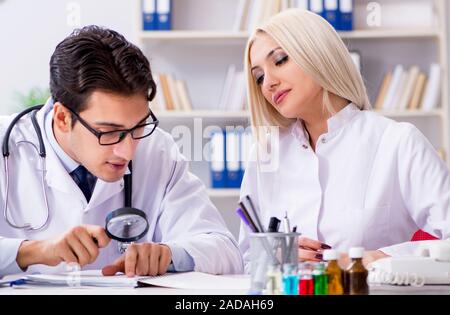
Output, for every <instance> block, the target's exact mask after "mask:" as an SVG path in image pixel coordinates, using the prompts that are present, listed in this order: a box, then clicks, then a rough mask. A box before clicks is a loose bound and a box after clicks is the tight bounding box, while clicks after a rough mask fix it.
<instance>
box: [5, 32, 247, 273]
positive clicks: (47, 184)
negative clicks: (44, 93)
mask: <svg viewBox="0 0 450 315" xmlns="http://www.w3.org/2000/svg"><path fill="white" fill-rule="evenodd" d="M50 90H51V94H52V99H50V100H49V101H48V102H47V104H45V106H44V107H43V108H42V109H40V110H39V111H37V112H32V113H31V114H29V115H26V116H24V117H23V118H21V119H20V120H19V121H18V122H17V123H16V124H15V127H14V129H13V130H12V133H11V135H10V137H9V141H8V145H9V151H10V152H9V153H10V155H9V158H8V159H7V160H6V159H1V161H2V162H0V188H1V192H0V204H1V205H2V206H3V209H4V213H3V217H1V218H0V277H1V276H4V275H6V274H13V273H19V272H22V271H23V270H25V269H27V268H28V271H29V272H36V271H37V272H57V271H67V270H64V264H60V263H63V262H66V263H76V264H79V265H80V266H82V267H85V268H86V269H101V268H104V269H103V272H104V274H105V275H113V274H115V273H116V272H118V271H122V272H125V273H126V274H127V275H128V276H133V275H156V274H162V273H165V272H166V271H167V270H172V271H189V270H198V271H202V272H208V273H214V274H219V273H235V272H240V271H241V270H242V258H241V256H240V253H239V249H238V247H237V243H236V242H235V241H234V239H233V236H232V235H231V234H230V232H229V231H227V229H226V227H225V225H224V222H223V220H222V218H221V216H220V214H219V213H218V211H217V210H216V209H215V208H214V206H213V205H212V203H211V202H210V201H209V199H208V197H207V194H206V191H205V188H204V185H203V184H202V183H201V182H200V180H199V179H197V178H196V177H194V176H193V175H192V174H191V173H189V171H188V162H187V161H186V160H185V159H184V158H183V157H182V156H181V155H180V153H179V151H178V148H177V146H176V144H175V143H174V141H173V140H172V139H171V137H170V136H169V135H168V134H167V133H165V132H163V131H161V130H160V129H158V128H156V126H157V120H156V117H155V116H154V115H153V113H152V112H151V111H150V110H149V107H148V101H149V99H150V100H151V99H152V98H153V97H154V95H155V90H156V86H155V83H154V81H153V78H152V74H151V71H150V66H149V62H148V60H147V59H146V58H145V56H144V55H143V54H142V52H141V51H140V50H139V49H138V48H137V47H136V46H134V45H132V44H130V43H129V42H128V41H127V40H126V39H125V38H124V37H123V36H122V35H120V34H118V33H116V32H114V31H111V30H108V29H103V28H99V27H96V26H89V27H85V28H83V29H81V30H78V31H75V32H74V33H73V34H72V35H70V36H69V37H67V38H66V39H64V40H63V41H62V42H61V43H60V44H59V45H58V46H57V47H56V50H55V52H54V53H53V55H52V58H51V61H50ZM33 115H35V121H36V124H37V126H38V127H39V128H40V130H41V136H42V140H43V144H44V148H45V150H46V157H45V160H44V163H43V164H41V157H40V156H39V154H38V151H41V148H40V147H39V142H38V133H37V132H36V131H35V127H36V126H34V125H33ZM13 118H14V117H3V118H2V120H1V128H0V130H1V135H0V140H3V139H4V137H5V130H6V129H7V127H8V125H10V123H11V120H12V119H13ZM131 160H133V168H132V175H133V186H132V188H133V190H132V196H131V197H132V198H131V201H132V207H134V208H137V209H140V210H142V211H143V212H144V213H145V215H146V218H147V222H148V232H147V234H146V236H145V237H144V238H143V239H142V240H141V241H140V242H137V243H134V244H131V245H130V246H129V247H128V249H127V250H126V252H125V254H123V255H122V254H121V253H120V252H119V250H118V246H117V245H118V244H117V242H116V241H111V240H110V238H109V237H108V234H107V233H106V231H105V229H104V227H105V218H106V217H107V216H108V214H109V213H111V211H113V210H116V209H118V208H122V207H123V205H124V198H125V197H124V180H123V177H124V174H126V173H129V172H130V170H129V168H128V164H129V162H130V161H131ZM6 161H7V163H8V164H7V168H8V172H6V171H5V167H6ZM79 170H80V172H81V173H80V172H79ZM80 174H81V175H80ZM83 174H84V175H83ZM41 176H44V178H43V179H42V178H41ZM125 185H126V184H125ZM43 189H44V190H45V191H43ZM46 199H47V201H48V204H46ZM5 205H6V206H7V207H5ZM47 217H48V220H47ZM27 223H29V224H30V226H28V227H25V225H26V224H27ZM57 265H59V269H58V268H57V267H52V266H57Z"/></svg>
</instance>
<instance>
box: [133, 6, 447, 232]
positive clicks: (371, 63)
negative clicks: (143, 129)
mask: <svg viewBox="0 0 450 315" xmlns="http://www.w3.org/2000/svg"><path fill="white" fill-rule="evenodd" d="M371 2H372V1H370V0H354V29H355V30H353V31H349V32H339V35H340V36H341V38H342V39H343V40H344V42H345V43H346V44H347V46H348V47H349V49H350V50H357V51H359V52H360V53H361V58H362V75H363V78H364V80H365V82H366V86H367V89H368V93H369V97H370V100H371V102H372V104H375V100H376V97H377V93H378V90H379V87H380V84H381V82H382V80H383V77H384V75H385V73H386V72H387V71H389V70H392V69H393V68H394V67H395V65H397V64H404V65H405V66H408V67H410V66H412V65H417V66H419V67H420V68H421V70H422V71H424V72H426V73H427V74H428V70H429V67H430V64H431V63H438V64H440V66H441V68H442V80H441V84H442V85H441V92H440V103H439V106H438V108H435V109H432V110H430V111H422V110H382V111H379V112H380V113H381V114H382V115H385V116H386V117H389V118H392V119H395V120H397V121H407V122H411V123H413V124H415V125H416V126H417V127H418V128H419V129H420V130H421V131H422V132H423V133H424V134H425V136H426V137H427V138H428V139H429V140H430V142H431V143H432V144H433V145H434V146H435V147H436V149H440V150H443V151H444V152H445V155H446V156H447V163H449V161H450V158H449V152H450V150H449V147H450V139H449V114H450V113H449V104H448V60H447V59H448V51H447V24H446V19H447V1H446V0H379V1H377V3H379V4H380V5H381V8H382V9H383V11H382V14H383V20H382V25H380V26H377V27H369V26H367V22H366V18H367V15H368V11H367V10H368V4H369V3H371ZM135 3H136V16H137V18H136V21H135V25H136V26H135V27H136V30H137V31H136V35H137V36H136V39H137V41H136V42H137V44H138V46H139V47H141V48H142V49H143V51H144V53H145V54H146V55H147V56H148V57H149V60H150V62H151V65H152V70H153V72H154V73H159V72H166V73H173V74H174V75H175V76H176V77H177V78H179V79H181V80H184V81H185V82H186V84H187V88H188V91H189V94H190V97H191V100H192V106H193V110H192V111H157V112H156V115H157V117H158V118H159V119H160V120H161V127H162V128H163V129H165V130H166V131H169V132H171V130H173V129H174V128H176V127H177V126H180V125H183V126H185V127H186V128H188V129H189V130H194V129H195V128H196V127H195V125H196V121H198V119H200V120H201V121H202V124H203V126H202V128H205V127H206V126H209V125H217V126H220V127H225V126H230V125H231V126H248V125H249V112H248V111H246V110H237V111H236V110H232V111H228V110H222V109H219V108H218V105H217V104H219V103H220V96H221V93H222V88H223V85H224V82H225V77H226V74H227V68H228V66H229V65H230V64H234V65H236V67H237V68H240V69H241V70H242V68H243V64H242V62H243V56H244V49H245V45H246V41H247V39H248V37H249V33H248V32H247V31H233V24H234V19H235V16H236V9H237V6H238V3H239V0H172V5H173V7H172V30H171V31H142V27H141V26H142V16H141V7H140V1H139V0H135ZM414 6H415V7H414ZM424 8H425V9H424ZM414 10H415V11H414ZM205 12H207V13H206V14H205ZM399 12H401V13H404V14H399ZM418 12H419V13H418ZM427 19H428V20H427ZM207 141H208V139H203V140H202V143H203V144H205V143H206V142H207ZM449 165H450V164H449ZM191 170H192V171H193V172H194V173H195V174H196V175H197V176H199V177H200V179H201V180H202V181H204V183H205V184H206V186H207V187H210V179H209V176H210V175H209V164H208V162H206V161H199V162H192V163H191ZM208 193H209V195H210V197H211V198H212V200H213V201H214V203H215V204H216V206H218V208H219V209H220V210H221V211H222V213H223V211H228V212H229V211H231V210H234V208H235V205H236V202H237V200H238V197H239V190H237V189H220V190H217V189H208ZM226 215H229V216H230V214H229V213H228V214H226ZM226 215H225V216H226ZM229 219H230V220H233V219H232V218H231V217H229ZM233 229H234V230H236V228H235V227H234V228H232V230H233Z"/></svg>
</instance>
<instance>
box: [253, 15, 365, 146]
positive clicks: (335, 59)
mask: <svg viewBox="0 0 450 315" xmlns="http://www.w3.org/2000/svg"><path fill="white" fill-rule="evenodd" d="M259 33H266V34H268V35H269V36H271V37H272V38H273V39H274V40H275V41H276V42H277V43H278V44H279V45H280V47H281V48H282V49H283V50H284V51H285V52H286V53H287V54H288V55H289V56H290V58H291V59H292V60H293V61H294V62H295V63H296V64H297V65H298V66H299V67H300V68H301V69H302V70H303V71H304V72H305V73H306V74H307V75H308V76H310V77H311V78H312V79H313V80H314V81H315V82H316V83H317V84H319V85H320V86H321V87H322V88H323V106H324V109H326V110H327V111H328V112H329V113H330V114H334V110H333V107H332V105H331V102H330V98H329V93H332V94H335V95H337V96H340V97H342V98H344V99H346V100H348V101H350V102H352V103H353V104H354V105H356V106H357V107H358V108H359V109H361V110H363V109H369V108H371V105H370V101H369V98H368V96H367V92H366V88H365V86H364V82H363V79H362V77H361V74H360V73H359V71H358V69H357V68H356V65H355V64H354V62H353V60H352V58H351V56H350V53H349V52H348V49H347V47H346V46H345V44H344V43H343V41H342V40H341V38H340V37H339V35H338V33H337V32H336V31H335V30H334V28H333V27H332V26H331V25H330V24H329V23H328V22H327V21H326V20H325V19H323V18H322V17H320V16H319V15H317V14H314V13H312V12H310V11H306V10H302V9H289V10H286V11H283V12H281V13H279V14H277V15H275V16H273V17H272V18H271V19H270V20H269V21H268V22H267V23H266V24H265V25H263V26H261V27H259V28H257V29H256V30H255V32H254V33H253V35H252V36H251V37H250V39H249V41H248V43H247V48H246V51H245V59H244V66H245V74H246V81H247V91H248V96H247V101H248V104H249V106H250V111H251V120H252V126H253V128H254V132H255V134H256V136H257V139H259V140H260V139H261V137H260V132H259V130H260V127H269V126H279V127H281V128H286V127H288V126H290V125H291V124H292V122H293V121H295V119H289V118H285V117H283V116H282V115H281V114H280V113H278V112H277V111H276V110H275V109H274V108H273V106H272V105H271V104H270V103H269V102H267V100H266V99H265V98H264V96H263V94H262V93H261V89H260V87H259V86H258V85H257V84H256V81H255V79H254V78H253V75H252V72H251V68H252V66H251V63H250V49H251V47H252V44H253V42H254V41H255V39H256V36H257V35H258V34H259Z"/></svg>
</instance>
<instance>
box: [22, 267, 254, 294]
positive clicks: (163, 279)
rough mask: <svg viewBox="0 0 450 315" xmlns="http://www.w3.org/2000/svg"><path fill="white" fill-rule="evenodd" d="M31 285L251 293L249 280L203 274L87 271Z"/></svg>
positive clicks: (35, 279) (33, 279) (32, 279)
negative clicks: (130, 274) (141, 286)
mask: <svg viewBox="0 0 450 315" xmlns="http://www.w3.org/2000/svg"><path fill="white" fill-rule="evenodd" d="M27 280H28V282H29V283H30V284H36V285H55V286H56V285H59V286H95V287H136V286H138V282H139V283H141V284H145V285H154V286H159V287H166V288H175V289H208V290H209V289H226V290H229V289H231V290H233V289H236V290H248V289H249V287H250V279H249V278H248V277H247V276H215V275H210V274H206V273H202V272H183V273H166V274H164V275H162V276H157V277H134V278H129V277H127V276H125V275H116V276H111V277H105V276H102V274H101V271H100V270H86V271H81V272H78V273H65V274H59V275H44V274H36V275H29V276H27Z"/></svg>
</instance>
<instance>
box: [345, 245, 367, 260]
mask: <svg viewBox="0 0 450 315" xmlns="http://www.w3.org/2000/svg"><path fill="white" fill-rule="evenodd" d="M363 255H364V247H351V248H350V250H349V252H348V256H349V257H350V258H363Z"/></svg>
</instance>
